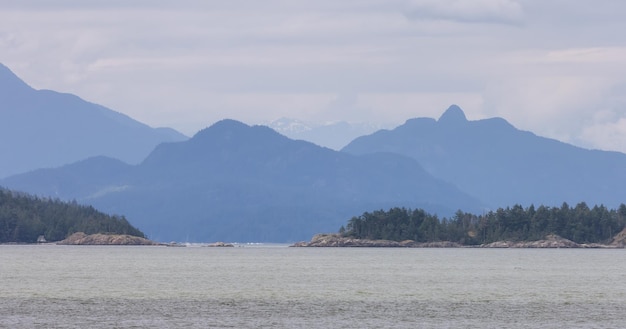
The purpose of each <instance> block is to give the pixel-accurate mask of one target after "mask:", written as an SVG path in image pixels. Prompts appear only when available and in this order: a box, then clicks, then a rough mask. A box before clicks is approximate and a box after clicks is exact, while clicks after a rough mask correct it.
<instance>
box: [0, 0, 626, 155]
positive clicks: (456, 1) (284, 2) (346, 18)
mask: <svg viewBox="0 0 626 329" xmlns="http://www.w3.org/2000/svg"><path fill="white" fill-rule="evenodd" d="M625 15H626V1H623V0H595V1H571V0H359V1H356V0H342V1H336V0H316V1H296V0H264V1H258V0H228V1H206V0H197V1H196V0H177V1H169V0H168V1H165V0H137V1H127V0H110V1H84V0H58V1H47V0H38V1H37V0H19V1H18V0H2V1H0V62H2V63H3V64H5V65H7V66H8V67H9V68H10V69H11V70H12V71H13V72H14V73H16V74H17V75H18V76H20V77H21V78H22V79H23V80H24V81H25V82H27V83H28V84H30V85H31V86H32V87H34V88H36V89H52V90H56V91H60V92H67V93H73V94H76V95H78V96H80V97H82V98H83V99H86V100H88V101H91V102H94V103H98V104H101V105H104V106H106V107H109V108H111V109H114V110H116V111H118V112H121V113H124V114H127V115H129V116H130V117H132V118H134V119H137V120H139V121H141V122H144V123H146V124H149V125H151V126H154V127H160V126H166V127H172V128H175V129H177V130H179V131H181V132H183V133H185V134H187V135H189V136H191V135H193V134H194V133H195V132H197V131H198V130H200V129H202V128H204V127H207V126H209V125H211V124H212V123H214V122H216V121H219V120H221V119H224V118H231V119H236V120H240V121H243V122H245V123H248V124H264V123H268V122H271V121H272V120H275V119H278V118H281V117H289V118H294V119H299V120H303V121H308V122H315V123H324V122H336V121H348V122H359V123H365V122H367V123H372V124H376V125H378V126H388V127H392V126H395V125H399V124H402V123H403V122H404V121H406V120H407V119H409V118H415V117H433V118H438V117H439V116H440V115H441V114H442V113H443V111H445V109H446V108H447V107H448V106H450V105H451V104H457V105H459V106H460V107H461V108H462V109H463V110H464V111H465V114H466V116H467V117H468V119H469V120H478V119H483V118H489V117H502V118H505V119H506V120H508V121H509V122H511V123H512V124H513V125H514V126H516V127H517V128H519V129H522V130H528V131H532V132H534V133H535V134H537V135H541V136H546V137H551V138H555V139H558V140H561V141H564V142H568V143H572V144H575V145H578V146H582V147H586V148H595V149H603V150H616V151H621V152H626V36H624V33H623V31H626V19H624V16H625Z"/></svg>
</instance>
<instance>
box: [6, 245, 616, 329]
mask: <svg viewBox="0 0 626 329" xmlns="http://www.w3.org/2000/svg"><path fill="white" fill-rule="evenodd" d="M625 279H626V250H588V249H541V250H539V249H384V248H380V249H378V248H363V249H360V248H286V247H263V246H257V247H253V248H251V247H240V248H200V247H186V248H167V247H136V246H135V247H117V246H115V247H113V246H56V245H27V246H14V245H13V246H12V245H4V246H0V284H1V285H0V328H623V327H624V326H625V324H624V323H625V322H624V314H625V313H624V311H626V281H625Z"/></svg>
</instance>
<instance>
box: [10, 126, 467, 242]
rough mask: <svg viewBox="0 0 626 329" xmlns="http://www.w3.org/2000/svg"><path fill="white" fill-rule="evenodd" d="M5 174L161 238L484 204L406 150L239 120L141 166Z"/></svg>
mask: <svg viewBox="0 0 626 329" xmlns="http://www.w3.org/2000/svg"><path fill="white" fill-rule="evenodd" d="M90 168H92V169H90ZM111 168H114V169H111ZM90 170H92V171H91V172H90ZM96 170H98V172H96ZM1 184H3V185H5V186H8V187H10V188H13V189H19V190H28V191H30V192H31V193H37V194H48V193H51V192H55V193H57V194H56V195H58V196H59V197H61V198H63V199H65V198H76V200H78V201H79V202H89V203H90V204H93V205H95V206H96V207H98V209H102V210H105V211H108V212H112V213H121V214H124V215H125V216H127V218H128V219H129V221H130V222H131V223H133V224H134V225H136V226H138V227H140V228H141V229H143V230H144V231H145V232H146V233H147V234H148V235H149V236H150V237H151V238H153V239H157V240H161V241H169V240H178V241H180V240H187V239H188V240H191V241H211V240H227V241H273V242H281V241H282V242H285V241H297V240H303V239H308V238H310V236H311V235H313V234H315V233H318V232H327V231H331V232H332V231H335V230H336V229H337V228H338V227H339V226H341V225H342V224H343V223H345V220H346V219H347V218H350V217H351V216H353V215H354V214H358V213H360V212H362V211H364V210H366V209H371V208H372V207H373V208H388V207H392V206H396V205H404V206H406V207H413V208H417V207H420V208H425V209H429V211H433V212H437V213H440V214H444V213H445V214H452V213H453V212H454V211H456V210H457V209H458V208H463V209H467V208H471V209H476V210H477V209H480V203H479V202H478V201H477V200H476V199H474V198H472V197H470V196H468V195H466V194H464V193H462V192H460V191H458V190H457V189H456V188H454V187H453V186H452V185H450V184H447V183H445V182H442V181H439V180H437V179H434V178H433V177H432V176H430V175H429V174H428V173H426V172H425V171H424V170H423V169H422V168H421V167H420V166H419V164H418V163H416V162H415V160H413V159H410V158H408V157H404V156H400V155H394V154H374V155H365V156H354V155H350V154H347V153H342V152H338V151H333V150H330V149H328V148H324V147H320V146H317V145H315V144H312V143H309V142H305V141H294V140H291V139H289V138H287V137H285V136H282V135H280V134H278V133H277V132H275V131H273V130H271V129H270V128H268V127H264V126H253V127H250V126H247V125H245V124H242V123H240V122H237V121H233V120H223V121H220V122H218V123H216V124H214V125H213V126H211V127H209V128H207V129H204V130H202V131H200V132H198V133H197V134H196V135H195V136H194V137H193V138H191V139H190V140H188V141H184V142H173V143H164V144H161V145H159V146H158V147H157V148H156V149H155V150H154V151H153V152H152V153H151V154H150V155H149V156H148V157H147V158H146V159H145V161H143V162H142V163H141V164H139V165H136V166H128V165H124V164H120V163H118V162H116V161H113V160H111V159H106V158H93V159H90V160H87V161H83V162H80V163H76V164H72V165H69V166H65V167H61V168H58V169H46V170H39V171H35V172H32V173H28V174H23V175H18V176H13V177H10V178H8V179H5V180H3V181H1Z"/></svg>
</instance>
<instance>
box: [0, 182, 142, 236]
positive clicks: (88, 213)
mask: <svg viewBox="0 0 626 329" xmlns="http://www.w3.org/2000/svg"><path fill="white" fill-rule="evenodd" d="M75 232H85V233H87V234H94V233H115V234H129V235H134V236H139V237H145V236H144V234H143V233H142V232H141V231H139V230H138V229H136V228H135V227H133V226H131V225H130V224H129V223H128V221H127V220H126V219H125V218H124V217H123V216H122V217H118V216H110V215H107V214H104V213H101V212H99V211H97V210H96V209H94V208H93V207H90V206H82V205H78V204H76V203H75V202H73V203H66V202H61V201H59V200H51V199H41V198H37V197H34V196H31V195H27V194H23V193H18V192H13V191H10V190H6V189H2V188H0V243H7V242H16V243H34V242H37V238H38V237H39V236H40V235H43V236H44V237H45V239H46V240H48V241H59V240H63V239H65V238H66V237H67V236H69V235H71V234H72V233H75Z"/></svg>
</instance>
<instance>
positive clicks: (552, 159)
mask: <svg viewBox="0 0 626 329" xmlns="http://www.w3.org/2000/svg"><path fill="white" fill-rule="evenodd" d="M564 120H567V118H564ZM343 151H344V152H346V153H350V154H355V155H363V154H374V153H377V152H391V153H395V154H402V155H406V156H410V157H412V158H413V159H415V160H417V161H418V162H419V163H420V164H421V165H422V166H423V167H424V169H426V170H427V171H428V172H429V173H431V174H432V175H433V176H435V177H438V178H441V179H443V180H446V181H448V182H450V183H452V184H455V185H456V186H458V187H459V188H460V189H461V190H463V191H465V192H467V193H469V194H470V195H473V196H475V197H477V198H479V199H480V200H481V201H484V202H485V203H487V204H488V205H490V206H491V207H494V208H495V207H505V206H511V205H513V204H516V203H519V204H523V205H530V204H531V203H533V204H535V205H538V204H544V205H560V204H561V203H562V202H568V203H570V204H575V203H578V202H581V201H582V202H586V203H588V204H604V205H607V206H610V207H617V206H618V205H619V204H620V203H623V202H624V201H625V199H626V193H624V186H626V154H623V153H618V152H606V151H597V150H586V149H582V148H579V147H575V146H572V145H569V144H565V143H562V142H559V141H556V140H553V139H548V138H543V137H539V136H536V135H534V134H532V133H530V132H526V131H520V130H518V129H516V128H515V127H513V126H512V125H511V124H509V123H508V122H506V121H505V120H504V119H501V118H492V119H486V120H478V121H468V120H467V119H466V117H465V114H464V113H463V111H462V110H461V109H460V108H459V107H458V106H451V107H450V108H449V109H448V110H447V111H446V112H445V113H444V114H443V115H442V116H441V117H440V118H439V120H434V119H430V118H418V119H411V120H408V121H407V122H406V123H405V124H404V125H402V126H399V127H397V128H395V129H393V130H382V131H378V132H376V133H374V134H371V135H369V136H363V137H360V138H357V139H356V140H354V141H353V142H351V143H350V144H349V145H347V146H346V147H345V148H344V149H343Z"/></svg>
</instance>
